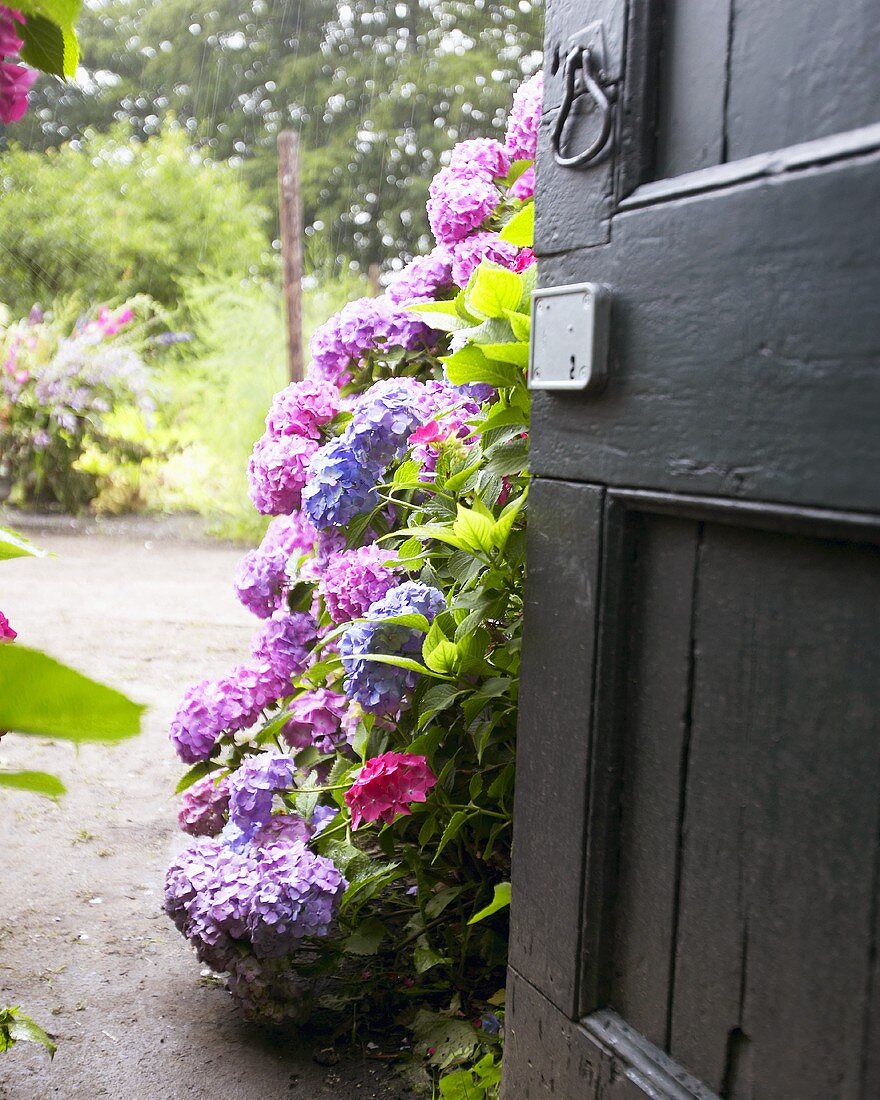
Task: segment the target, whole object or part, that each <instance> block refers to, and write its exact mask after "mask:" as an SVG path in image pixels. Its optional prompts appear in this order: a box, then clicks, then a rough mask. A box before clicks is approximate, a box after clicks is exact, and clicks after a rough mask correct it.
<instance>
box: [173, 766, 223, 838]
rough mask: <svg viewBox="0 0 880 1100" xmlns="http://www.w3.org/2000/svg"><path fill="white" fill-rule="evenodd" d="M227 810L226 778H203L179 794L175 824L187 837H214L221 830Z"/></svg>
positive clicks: (212, 776) (207, 776) (208, 776)
mask: <svg viewBox="0 0 880 1100" xmlns="http://www.w3.org/2000/svg"><path fill="white" fill-rule="evenodd" d="M228 806H229V784H228V782H227V779H226V776H225V775H224V776H222V777H221V778H220V779H219V780H218V779H217V778H216V776H215V775H206V776H204V777H203V778H202V779H199V780H197V781H196V782H195V783H193V784H192V786H191V787H187V789H186V790H185V791H184V792H183V797H182V798H181V800H180V809H179V810H178V812H177V824H178V825H179V826H180V828H181V829H182V830H183V831H184V832H185V833H189V834H190V835H191V836H216V835H217V834H218V833H219V832H220V830H221V829H222V828H223V826H224V824H225V821H226V818H225V814H226V810H227V808H228Z"/></svg>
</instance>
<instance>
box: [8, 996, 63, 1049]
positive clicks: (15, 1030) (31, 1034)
mask: <svg viewBox="0 0 880 1100" xmlns="http://www.w3.org/2000/svg"><path fill="white" fill-rule="evenodd" d="M16 1043H39V1044H40V1046H41V1047H45V1048H46V1050H48V1052H49V1057H50V1058H51V1057H53V1056H54V1054H55V1051H56V1049H57V1048H56V1046H55V1044H54V1043H53V1042H52V1040H51V1039H50V1038H49V1036H48V1035H47V1034H46V1032H45V1031H43V1029H42V1028H41V1027H40V1025H39V1024H37V1023H34V1021H33V1020H32V1019H31V1018H30V1016H25V1014H24V1013H23V1012H22V1011H21V1010H20V1009H19V1008H17V1007H16V1006H13V1007H12V1008H0V1054H2V1053H3V1051H5V1050H9V1048H10V1047H12V1046H14V1045H15V1044H16Z"/></svg>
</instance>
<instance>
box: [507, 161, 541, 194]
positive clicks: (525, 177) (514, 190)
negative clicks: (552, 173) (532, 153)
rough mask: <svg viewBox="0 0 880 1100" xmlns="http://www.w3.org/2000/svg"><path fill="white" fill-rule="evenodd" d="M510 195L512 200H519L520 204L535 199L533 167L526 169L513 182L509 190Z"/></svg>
mask: <svg viewBox="0 0 880 1100" xmlns="http://www.w3.org/2000/svg"><path fill="white" fill-rule="evenodd" d="M510 194H511V195H512V197H513V198H515V199H519V200H520V201H521V202H525V201H526V200H527V199H532V198H534V197H535V166H534V165H532V166H531V168H527V169H526V170H525V172H523V174H522V175H521V176H520V177H519V178H518V179H516V180H514V182H513V186H512V187H511V188H510Z"/></svg>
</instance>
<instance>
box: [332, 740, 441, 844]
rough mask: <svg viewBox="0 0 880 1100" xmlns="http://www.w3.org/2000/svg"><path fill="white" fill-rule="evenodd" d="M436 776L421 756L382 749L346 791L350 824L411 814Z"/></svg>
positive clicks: (426, 794)
mask: <svg viewBox="0 0 880 1100" xmlns="http://www.w3.org/2000/svg"><path fill="white" fill-rule="evenodd" d="M436 782H437V777H436V775H434V773H433V772H432V771H431V769H430V767H429V766H428V761H427V759H426V758H425V757H424V756H417V755H416V754H414V753H407V752H385V753H382V755H381V756H374V757H373V758H372V759H371V760H368V761H367V762H366V764H365V765H364V766H363V768H362V769H361V772H360V775H359V776H358V777H357V779H356V780H355V781H354V783H352V785H351V787H350V788H349V789H348V790H347V791H346V792H345V801H346V804H347V805H348V808H349V810H350V811H351V826H352V828H353V829H357V828H359V827H360V825H362V824H364V823H365V822H366V823H369V822H372V821H384V822H386V823H387V822H389V821H393V820H394V818H395V817H397V815H398V814H411V813H412V810H411V809H410V806H411V804H412V803H413V802H424V801H425V800H426V798H427V797H428V791H430V790H431V788H432V787H433V786H434V785H435V784H436Z"/></svg>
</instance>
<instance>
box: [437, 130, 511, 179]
mask: <svg viewBox="0 0 880 1100" xmlns="http://www.w3.org/2000/svg"><path fill="white" fill-rule="evenodd" d="M449 167H450V168H456V169H473V170H474V171H476V172H481V173H482V174H483V175H484V176H486V177H487V178H488V179H498V178H499V177H501V176H506V175H507V173H508V172H509V171H510V157H509V156H508V154H507V150H506V149H505V148H504V146H503V145H502V144H501V142H500V141H496V140H495V139H494V138H471V139H470V140H469V141H460V142H459V143H458V144H457V145H454V146H453V148H452V155H451V157H450V158H449Z"/></svg>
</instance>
